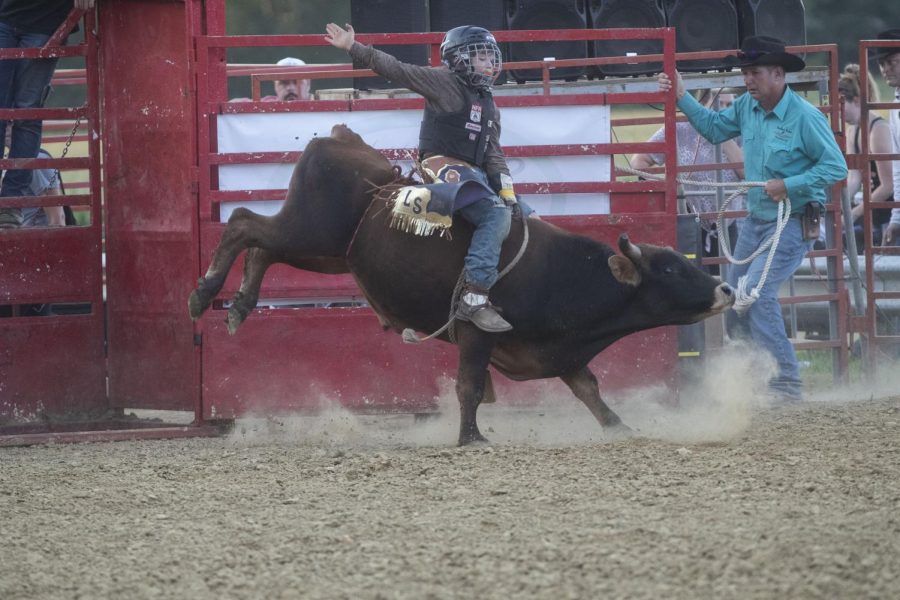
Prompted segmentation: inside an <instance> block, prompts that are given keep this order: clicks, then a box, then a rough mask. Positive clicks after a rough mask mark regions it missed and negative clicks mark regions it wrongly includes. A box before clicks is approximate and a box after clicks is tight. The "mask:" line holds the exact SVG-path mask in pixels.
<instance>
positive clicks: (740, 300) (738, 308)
mask: <svg viewBox="0 0 900 600" xmlns="http://www.w3.org/2000/svg"><path fill="white" fill-rule="evenodd" d="M616 169H617V170H619V171H624V172H625V173H630V174H632V175H637V176H638V177H644V178H645V179H652V180H654V181H663V180H665V175H656V174H653V173H646V172H644V171H638V170H637V169H632V168H631V167H616ZM675 180H676V181H677V182H678V183H681V184H683V185H697V186H706V187H731V186H732V185H733V184H732V183H721V182H718V181H697V180H694V179H687V178H685V177H681V176H678V177H676V178H675ZM740 185H741V187H739V188H738V189H736V190H735V191H734V192H732V193H731V195H729V196H728V198H726V199H725V202H723V203H722V206H721V207H720V208H719V214H718V216H717V217H716V228H717V229H718V230H719V231H718V233H719V235H718V236H717V237H718V240H719V249H720V251H721V253H722V255H723V256H725V258H727V259H728V262H730V263H731V264H734V265H746V264H747V263H749V262H751V261H752V260H754V259H755V258H756V257H757V256H759V255H760V254H762V253H763V252H765V251H766V250H767V249H768V250H769V255H768V256H767V257H766V264H765V266H763V271H762V275H760V278H759V283H757V284H756V286H755V287H754V288H753V289H752V290H750V291H749V292H748V291H747V276H746V275H743V276H741V277H740V278H738V281H737V289H736V290H735V291H734V296H735V300H734V307H733V308H734V311H735V312H736V313H737V314H739V315H743V314H744V313H746V312H747V311H748V310H750V307H751V306H752V305H753V303H754V302H756V301H757V300H758V299H759V296H760V290H762V287H763V285H765V283H766V278H767V277H768V276H769V269H770V268H771V267H772V261H773V260H775V250H776V249H777V248H778V243H779V242H780V241H781V233H782V231H784V228H785V227H786V226H787V224H788V221H789V220H790V218H791V199H790V198H785V199H784V202H778V203H777V204H778V216H777V217H776V219H775V231H774V232H773V233H772V237H770V238H769V239H767V240H766V241H765V242H763V243H762V244H760V245H759V248H757V249H756V250H755V251H754V252H753V254H751V255H750V256H748V257H747V258H743V259H736V258H734V256H732V254H731V240H730V239H729V235H728V228H727V227H726V226H725V213H726V212H727V209H728V206H729V205H730V204H731V202H732V201H733V200H734V199H735V198H737V197H738V196H740V195H741V194H744V193H746V192H748V191H750V188H754V187H765V185H766V182H765V181H742V182H741V183H740Z"/></svg>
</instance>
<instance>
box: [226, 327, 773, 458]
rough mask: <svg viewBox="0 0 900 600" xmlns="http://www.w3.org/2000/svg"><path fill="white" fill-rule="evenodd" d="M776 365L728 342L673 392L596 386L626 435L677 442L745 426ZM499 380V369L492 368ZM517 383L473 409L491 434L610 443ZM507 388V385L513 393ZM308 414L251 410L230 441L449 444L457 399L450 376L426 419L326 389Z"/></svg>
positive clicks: (541, 393) (550, 393) (550, 396)
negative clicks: (360, 405)
mask: <svg viewBox="0 0 900 600" xmlns="http://www.w3.org/2000/svg"><path fill="white" fill-rule="evenodd" d="M773 373H774V363H773V361H771V360H770V359H769V358H768V357H767V356H766V355H764V354H762V353H759V352H755V351H753V350H752V349H751V348H750V347H747V346H744V345H741V344H730V345H729V346H727V347H726V348H725V349H723V350H721V351H719V352H718V353H717V354H716V355H715V356H712V357H709V358H707V361H706V363H705V366H704V368H703V369H702V370H700V371H698V372H697V373H695V374H693V377H690V378H688V379H689V380H690V381H689V382H688V383H682V385H681V388H680V390H679V391H678V392H677V397H676V393H675V392H673V391H672V390H670V389H667V388H666V387H664V386H659V385H646V386H642V387H636V388H632V389H629V390H620V391H617V392H615V393H610V394H604V392H603V384H602V382H601V384H600V386H601V395H603V397H604V400H605V401H606V402H607V403H608V404H609V405H610V407H611V408H612V409H613V410H614V411H616V413H617V414H619V416H620V417H621V418H622V421H623V422H624V423H625V424H626V425H627V426H628V427H630V428H631V429H632V431H633V435H636V436H639V437H643V438H651V439H657V440H662V441H670V442H674V443H683V444H688V443H708V442H726V441H728V440H731V439H733V438H735V437H736V436H739V435H740V434H741V433H743V432H744V431H745V430H746V429H747V427H748V426H749V425H750V422H751V419H752V416H753V414H754V411H755V410H757V409H759V408H761V407H765V406H766V405H767V403H768V402H769V400H768V397H767V395H766V385H765V382H766V381H767V380H768V379H769V377H770V376H771V375H772V374H773ZM498 379H499V377H498ZM523 387H524V389H525V391H524V392H521V391H519V390H518V387H517V385H516V384H513V385H511V386H506V387H505V388H504V391H505V392H506V393H500V392H498V395H499V396H500V398H499V401H498V402H497V403H495V404H485V405H482V406H481V407H480V408H479V411H478V424H479V427H480V429H481V432H482V433H483V434H484V435H485V437H487V438H488V439H489V440H490V441H491V442H492V443H494V444H500V445H506V446H520V445H525V446H538V447H565V446H572V445H584V444H596V443H608V442H616V441H619V440H621V439H623V437H629V436H623V434H622V432H612V431H609V430H604V429H603V428H602V427H601V426H600V425H599V423H597V421H596V420H595V419H594V417H593V416H592V415H591V414H590V412H589V411H588V410H587V408H586V407H585V406H584V405H583V404H582V403H581V402H580V401H579V400H578V399H576V398H575V397H574V395H572V393H571V392H570V391H569V390H568V389H567V388H566V387H565V386H563V385H562V384H560V383H559V382H558V381H547V382H537V383H534V382H532V383H530V384H528V385H527V386H523ZM510 391H513V392H512V393H510ZM319 405H320V407H321V409H320V410H319V411H317V412H316V413H314V414H302V415H300V414H288V415H277V416H249V417H246V418H242V419H238V420H237V422H236V425H235V428H234V431H233V433H232V434H231V436H230V441H231V442H232V443H234V444H237V445H260V444H271V443H276V444H279V443H283V444H302V445H312V446H321V447H325V448H330V447H338V448H339V447H375V448H378V447H450V446H454V445H455V444H456V438H457V434H458V428H459V408H458V404H457V401H456V394H455V391H454V389H453V382H452V381H444V382H443V383H442V385H441V394H440V397H439V399H438V406H439V410H438V412H437V413H436V414H434V415H431V416H430V417H429V418H414V417H413V416H412V415H377V416H376V415H359V414H355V413H353V412H350V411H348V410H346V409H344V408H343V407H342V406H341V405H340V404H339V403H337V402H335V401H332V400H331V399H329V398H327V397H324V396H323V397H320V398H319Z"/></svg>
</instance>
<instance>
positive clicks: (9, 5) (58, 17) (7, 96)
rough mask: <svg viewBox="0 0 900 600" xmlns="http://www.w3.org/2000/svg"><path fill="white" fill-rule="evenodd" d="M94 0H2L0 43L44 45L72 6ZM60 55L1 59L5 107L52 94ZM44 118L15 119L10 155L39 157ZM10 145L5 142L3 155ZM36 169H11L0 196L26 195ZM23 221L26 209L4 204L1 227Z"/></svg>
mask: <svg viewBox="0 0 900 600" xmlns="http://www.w3.org/2000/svg"><path fill="white" fill-rule="evenodd" d="M94 1H95V0H0V48H40V47H42V46H44V45H45V44H46V43H47V41H48V40H49V39H50V37H51V36H52V35H53V34H54V33H55V32H56V30H57V29H58V28H59V26H60V25H62V24H63V22H64V21H65V20H66V17H67V16H68V14H69V12H71V11H72V9H73V8H75V9H83V10H88V9H91V8H93V7H94ZM56 61H57V59H55V58H39V59H11V60H0V108H28V109H31V108H41V107H42V106H43V105H44V102H45V100H46V99H47V94H48V92H49V89H50V87H49V86H50V80H51V79H52V78H53V71H54V70H55V69H56ZM42 125H43V124H42V122H41V121H40V120H37V119H25V120H15V121H13V122H12V134H11V138H10V145H9V158H35V157H36V156H37V155H38V150H39V148H40V145H41V130H42ZM6 128H7V123H6V122H5V121H2V122H0V140H2V143H3V145H4V146H5V145H6ZM4 151H5V148H3V147H0V156H2V155H3V153H4ZM31 171H32V170H31V169H9V170H7V171H6V173H5V174H4V176H3V181H2V185H0V196H25V195H27V193H28V188H29V186H30V185H31V182H32V172H31ZM21 225H22V211H21V210H20V209H18V208H0V229H9V228H17V227H20V226H21Z"/></svg>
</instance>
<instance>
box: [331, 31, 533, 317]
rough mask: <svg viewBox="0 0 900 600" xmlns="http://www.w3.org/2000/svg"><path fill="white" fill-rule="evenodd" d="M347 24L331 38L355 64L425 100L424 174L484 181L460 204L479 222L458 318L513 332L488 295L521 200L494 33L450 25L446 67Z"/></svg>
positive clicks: (421, 140) (467, 216) (421, 153)
mask: <svg viewBox="0 0 900 600" xmlns="http://www.w3.org/2000/svg"><path fill="white" fill-rule="evenodd" d="M346 27H347V29H344V28H342V27H339V26H338V25H335V24H334V23H329V24H328V25H327V26H326V27H325V30H326V32H327V33H326V36H325V39H327V40H328V42H330V43H331V44H332V45H333V46H335V47H337V48H341V49H343V50H346V51H347V52H349V53H350V56H351V57H352V58H353V62H354V64H357V65H361V66H363V67H364V68H369V69H372V70H373V71H375V72H376V73H378V74H379V75H381V76H383V77H385V78H386V79H389V80H390V81H392V82H394V83H396V84H398V85H400V86H405V87H407V88H409V89H411V90H413V91H414V92H416V93H418V94H421V95H422V96H424V97H425V114H424V118H423V119H422V127H421V129H420V131H419V158H420V160H421V162H422V167H423V168H424V169H425V171H426V172H427V173H429V174H431V175H433V176H434V178H435V180H436V181H440V182H445V183H459V182H460V181H475V182H478V183H479V184H480V185H477V186H474V188H475V189H476V190H478V192H477V193H474V194H472V193H467V194H460V196H457V198H456V203H455V210H456V214H459V215H461V216H462V217H463V218H464V219H466V220H467V221H469V222H470V223H472V225H474V226H475V232H474V233H473V235H472V242H471V244H470V245H469V250H468V254H467V255H466V259H465V288H464V289H463V293H462V298H461V301H460V303H459V305H458V308H457V311H456V318H457V319H460V320H463V321H471V322H472V323H473V324H475V325H476V326H477V327H478V328H480V329H482V330H484V331H487V332H491V333H493V332H501V331H509V330H510V329H512V326H511V325H510V324H509V323H508V322H507V321H506V320H505V319H504V318H503V317H501V316H500V314H499V313H498V312H497V310H496V309H495V308H494V306H493V305H492V304H491V303H490V301H489V300H488V294H489V291H490V289H491V286H492V285H494V283H495V282H496V281H497V264H498V262H499V260H500V246H501V244H502V243H503V240H504V239H506V236H507V234H508V233H509V228H510V222H511V216H512V209H513V207H514V206H516V204H517V202H516V195H515V192H514V191H513V182H512V178H511V177H510V175H509V168H508V167H507V165H506V159H505V157H504V156H503V151H502V149H501V148H500V112H499V111H498V110H497V106H496V105H495V104H494V98H493V96H492V94H491V86H492V85H493V84H494V81H495V80H496V79H497V76H498V75H499V74H500V68H501V64H502V56H501V54H500V48H499V47H498V46H497V42H496V41H495V40H494V36H493V35H492V34H491V32H490V31H488V30H486V29H482V28H481V27H472V26H468V25H464V26H462V27H456V28H454V29H451V30H450V31H448V32H447V34H446V35H445V36H444V40H443V42H442V43H441V59H442V61H443V63H444V66H442V67H422V66H418V65H410V64H406V63H403V62H400V61H398V60H397V59H396V58H394V57H393V56H391V55H389V54H385V53H384V52H381V51H379V50H376V49H374V48H372V47H371V46H364V45H362V44H359V43H357V42H355V41H354V31H353V27H352V26H350V25H347V26H346ZM467 189H469V190H471V189H473V187H472V186H469V187H468V188H467ZM521 208H522V210H523V216H524V217H527V216H528V214H527V213H530V212H531V210H530V209H529V208H528V207H527V206H525V205H524V204H522V206H521Z"/></svg>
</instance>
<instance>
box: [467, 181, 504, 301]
mask: <svg viewBox="0 0 900 600" xmlns="http://www.w3.org/2000/svg"><path fill="white" fill-rule="evenodd" d="M457 214H459V215H461V216H462V217H463V218H464V219H465V220H466V221H468V222H469V223H472V224H473V225H474V226H475V233H473V234H472V243H471V244H469V252H468V254H466V260H465V266H466V283H469V284H472V285H475V286H477V287H480V288H482V289H485V290H488V289H490V288H491V286H492V285H494V282H496V281H497V263H498V262H500V246H501V245H502V244H503V240H505V239H506V236H507V235H508V234H509V227H510V223H511V222H512V209H510V208H509V207H507V206H506V205H505V204H504V203H503V200H501V199H500V197H499V196H495V195H492V196H488V197H486V198H482V199H481V200H476V201H475V202H473V203H471V204H469V205H468V206H465V207H464V208H461V209H459V210H458V211H457Z"/></svg>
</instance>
